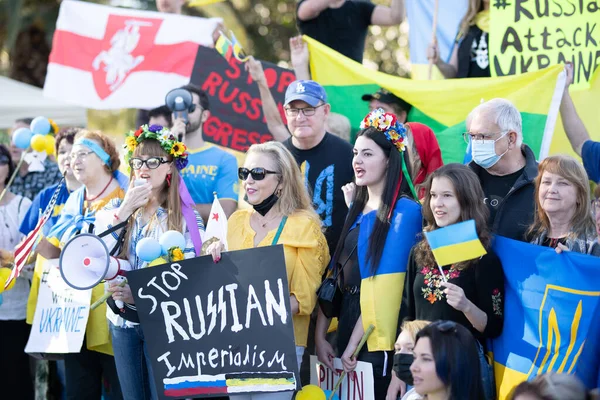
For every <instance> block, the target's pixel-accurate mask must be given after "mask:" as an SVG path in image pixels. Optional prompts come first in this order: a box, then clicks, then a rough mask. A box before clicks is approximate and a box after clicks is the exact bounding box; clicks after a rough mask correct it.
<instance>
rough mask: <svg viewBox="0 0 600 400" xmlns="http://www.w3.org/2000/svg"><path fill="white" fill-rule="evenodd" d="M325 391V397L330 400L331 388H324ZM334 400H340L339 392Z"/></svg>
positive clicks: (334, 396)
mask: <svg viewBox="0 0 600 400" xmlns="http://www.w3.org/2000/svg"><path fill="white" fill-rule="evenodd" d="M323 392H325V398H326V399H327V400H329V396H331V390H323ZM332 400H340V397H339V396H338V395H337V393H336V394H334V395H333V399H332Z"/></svg>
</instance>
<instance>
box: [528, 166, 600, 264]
mask: <svg viewBox="0 0 600 400" xmlns="http://www.w3.org/2000/svg"><path fill="white" fill-rule="evenodd" d="M590 197H591V196H590V186H589V183H588V177H587V174H586V172H585V169H584V168H583V166H582V165H581V164H580V163H579V162H578V161H577V160H576V159H574V158H573V157H570V156H567V155H555V156H552V157H548V158H545V159H544V160H543V161H542V162H541V163H540V165H539V166H538V175H537V178H536V180H535V217H534V221H533V224H532V225H531V226H530V227H529V231H528V239H529V241H530V242H531V243H533V244H537V245H541V246H547V247H552V248H554V249H556V252H557V253H560V252H562V251H565V250H566V251H574V252H577V253H583V254H591V255H594V256H600V244H599V243H598V234H597V232H596V225H595V222H594V218H593V216H592V210H591V203H590Z"/></svg>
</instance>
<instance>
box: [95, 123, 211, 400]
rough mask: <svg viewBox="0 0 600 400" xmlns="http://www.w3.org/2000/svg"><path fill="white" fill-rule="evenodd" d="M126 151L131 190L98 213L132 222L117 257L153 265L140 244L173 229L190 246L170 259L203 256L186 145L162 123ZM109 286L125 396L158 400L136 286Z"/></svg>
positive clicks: (133, 137)
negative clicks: (186, 179)
mask: <svg viewBox="0 0 600 400" xmlns="http://www.w3.org/2000/svg"><path fill="white" fill-rule="evenodd" d="M125 150H126V152H127V153H126V155H125V160H126V161H127V162H128V163H129V166H130V168H131V175H130V182H131V183H130V185H129V190H128V191H127V194H126V195H125V198H124V199H122V200H121V199H115V200H113V201H111V202H110V203H109V204H108V205H107V206H106V207H105V208H104V210H103V211H102V214H100V215H99V217H98V218H99V219H100V216H101V215H102V216H104V215H107V214H108V215H110V217H109V218H108V219H109V220H111V224H110V225H109V227H111V226H115V225H118V224H120V223H122V222H123V221H128V222H127V225H126V227H125V228H124V229H125V230H126V231H125V233H124V236H123V237H124V242H123V245H122V247H121V250H120V253H119V255H118V258H120V259H123V260H127V261H128V262H129V263H130V264H131V269H132V270H137V269H140V268H145V267H148V262H146V261H144V260H143V258H144V257H143V256H142V255H141V254H140V253H141V252H140V249H139V248H138V249H137V250H138V251H137V252H136V248H137V246H138V244H139V243H140V242H141V241H142V240H143V239H145V238H154V239H156V240H157V241H158V240H159V238H160V237H161V236H162V235H163V234H164V233H165V232H166V231H168V230H175V231H178V232H182V233H183V234H184V237H185V239H186V245H185V249H180V250H182V253H181V254H179V255H175V254H174V255H173V256H172V257H170V258H171V259H173V260H177V259H178V257H181V258H180V259H183V258H193V257H196V256H197V255H198V256H199V255H200V249H201V247H202V245H201V243H200V233H199V231H204V224H203V222H202V218H201V217H200V214H199V213H198V212H197V211H196V210H194V209H193V202H192V201H191V198H190V195H189V193H188V192H187V188H186V187H185V183H183V179H182V178H181V175H180V174H179V171H180V170H181V169H182V168H184V167H185V166H186V163H187V153H186V152H185V146H184V145H183V143H181V142H178V141H177V139H176V138H175V137H174V136H173V135H172V134H171V133H170V132H169V130H168V129H165V128H163V127H162V126H159V125H151V126H150V127H148V125H143V126H142V127H140V128H139V129H138V130H137V131H135V132H131V133H130V134H129V135H128V136H127V137H126V139H125ZM188 199H189V201H188ZM120 234H122V232H120V231H117V232H114V233H113V234H112V235H111V236H110V238H109V239H108V240H106V242H107V243H106V244H107V246H108V248H113V247H114V245H115V244H116V239H117V238H118V237H119V235H120ZM138 254H140V256H138ZM165 262H166V261H165V260H162V262H159V263H163V264H164V263H165ZM108 290H109V291H110V292H112V293H113V294H112V299H110V298H109V300H108V305H109V309H107V312H106V316H107V318H108V320H109V329H110V333H111V337H112V343H113V349H114V352H115V363H116V365H117V373H118V375H119V382H120V383H121V390H122V391H123V396H124V397H125V398H126V399H128V400H129V399H131V400H144V399H148V398H153V399H154V398H156V387H155V383H154V379H153V375H152V370H151V362H150V358H149V355H148V350H147V346H146V341H145V339H144V334H143V332H142V329H141V326H140V324H139V318H138V316H137V311H136V308H135V305H134V299H133V296H132V294H131V289H130V287H129V285H128V284H125V285H124V286H119V284H118V283H116V282H115V283H111V285H110V287H109V289H108ZM115 300H120V301H122V302H123V303H124V309H123V310H120V309H119V307H117V306H116V304H115Z"/></svg>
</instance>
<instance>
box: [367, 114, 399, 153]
mask: <svg viewBox="0 0 600 400" xmlns="http://www.w3.org/2000/svg"><path fill="white" fill-rule="evenodd" d="M360 128H361V129H366V128H375V129H377V130H378V131H379V132H382V133H383V134H384V135H385V137H386V138H387V140H389V141H390V142H392V144H393V145H394V146H395V147H396V148H397V149H398V151H399V152H403V151H405V150H406V142H407V138H406V128H405V127H404V125H402V124H401V123H399V122H398V119H397V118H396V116H395V115H394V114H390V113H386V112H384V111H383V109H381V108H378V109H376V110H373V111H371V112H370V113H368V114H367V116H366V117H365V119H363V120H362V122H361V123H360Z"/></svg>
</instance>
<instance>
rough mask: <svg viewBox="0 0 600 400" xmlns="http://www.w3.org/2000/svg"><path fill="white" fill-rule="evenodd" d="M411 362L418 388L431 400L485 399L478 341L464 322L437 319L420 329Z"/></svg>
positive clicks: (417, 389)
mask: <svg viewBox="0 0 600 400" xmlns="http://www.w3.org/2000/svg"><path fill="white" fill-rule="evenodd" d="M413 352H414V355H415V360H414V361H413V363H412V365H411V366H410V372H411V373H412V376H413V381H414V385H415V391H416V392H417V393H419V394H420V395H421V396H423V397H425V398H426V399H427V400H482V399H483V398H484V394H483V387H482V384H481V374H480V371H479V357H478V353H477V341H476V340H475V338H473V335H471V333H470V332H469V330H468V329H466V328H465V327H464V326H462V325H461V324H457V323H455V322H453V321H436V322H433V323H431V324H430V325H428V326H427V327H425V328H423V329H421V330H420V331H419V333H417V340H416V342H415V348H414V351H413Z"/></svg>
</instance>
